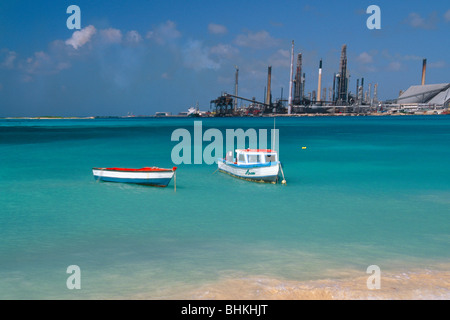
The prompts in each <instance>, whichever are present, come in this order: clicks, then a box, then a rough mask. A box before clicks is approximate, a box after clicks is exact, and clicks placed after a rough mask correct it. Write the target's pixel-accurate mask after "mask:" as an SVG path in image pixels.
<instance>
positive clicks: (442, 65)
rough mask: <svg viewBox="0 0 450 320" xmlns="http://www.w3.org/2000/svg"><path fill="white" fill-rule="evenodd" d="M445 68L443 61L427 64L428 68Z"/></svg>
mask: <svg viewBox="0 0 450 320" xmlns="http://www.w3.org/2000/svg"><path fill="white" fill-rule="evenodd" d="M446 66H447V64H446V63H445V61H442V60H441V61H436V62H431V63H429V64H428V67H429V68H445V67H446Z"/></svg>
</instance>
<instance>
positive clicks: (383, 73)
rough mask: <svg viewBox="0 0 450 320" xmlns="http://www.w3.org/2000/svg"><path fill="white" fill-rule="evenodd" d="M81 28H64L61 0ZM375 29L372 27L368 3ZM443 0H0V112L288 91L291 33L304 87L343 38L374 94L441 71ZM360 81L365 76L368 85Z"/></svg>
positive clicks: (185, 103)
mask: <svg viewBox="0 0 450 320" xmlns="http://www.w3.org/2000/svg"><path fill="white" fill-rule="evenodd" d="M72 4H75V5H78V6H79V7H80V9H81V30H78V31H77V32H75V30H69V29H68V28H67V26H66V20H67V18H68V17H69V16H70V14H67V13H66V9H67V7H68V6H69V5H72ZM371 4H375V5H378V6H379V7H380V9H381V29H380V30H369V29H368V28H367V27H366V20H367V19H368V18H369V16H370V15H369V14H367V13H366V9H367V7H368V6H369V5H371ZM449 31H450V3H449V2H448V1H378V0H375V1H299V0H297V1H288V0H278V1H265V0H259V1H253V0H247V1H244V0H241V1H235V0H232V1H215V0H209V1H196V0H192V1H178V0H177V1H175V0H173V1H171V0H166V1H92V0H90V1H79V0H71V1H46V0H44V1H2V2H1V3H0V116H2V117H6V116H45V115H53V116H96V115H126V114H128V113H129V112H131V113H133V114H135V115H153V114H154V113H155V112H157V111H169V112H172V113H178V112H180V111H186V110H187V109H188V108H189V107H190V106H194V105H195V104H196V102H197V101H198V103H199V106H200V108H201V109H202V110H208V109H209V102H210V100H212V99H215V98H216V97H218V96H219V95H220V94H221V93H222V92H224V91H228V92H231V93H232V92H234V74H235V66H236V65H237V66H238V67H239V94H240V95H241V96H244V97H248V98H251V97H256V98H257V99H259V100H263V99H264V98H263V96H264V90H265V86H266V83H267V67H268V66H269V65H270V66H272V95H273V97H274V98H279V97H280V95H281V91H282V90H283V97H284V98H286V97H287V95H288V87H289V64H290V49H291V41H292V40H294V42H295V54H297V53H299V52H301V53H302V54H303V69H304V72H305V73H306V92H311V91H312V90H316V88H317V75H318V70H317V69H318V64H319V60H320V59H323V78H322V87H327V88H329V87H331V86H332V80H333V74H334V73H335V72H338V69H339V58H340V51H341V47H342V45H343V44H346V45H347V55H348V69H349V74H350V84H349V89H350V91H352V92H354V91H355V87H356V79H360V78H361V77H364V79H365V80H364V81H365V84H369V83H372V84H375V83H378V97H379V99H391V98H396V97H397V96H398V93H399V91H400V90H405V89H407V88H408V87H409V86H411V85H415V84H419V83H420V80H421V72H422V59H423V58H426V59H427V74H426V83H443V82H450V76H449V75H450V72H449V71H450V59H449V57H450V54H449V52H450V41H449V40H450V38H449ZM366 88H367V85H366Z"/></svg>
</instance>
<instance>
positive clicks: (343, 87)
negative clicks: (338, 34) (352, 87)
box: [336, 44, 348, 105]
mask: <svg viewBox="0 0 450 320" xmlns="http://www.w3.org/2000/svg"><path fill="white" fill-rule="evenodd" d="M339 70H340V71H339V78H338V84H337V87H338V89H337V91H338V92H337V95H336V100H337V101H338V104H340V105H341V104H346V103H347V100H348V99H347V98H348V96H347V94H348V87H347V85H348V79H347V45H346V44H344V45H343V46H342V51H341V61H340V66H339Z"/></svg>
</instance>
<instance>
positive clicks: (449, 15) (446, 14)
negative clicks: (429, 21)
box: [444, 9, 450, 22]
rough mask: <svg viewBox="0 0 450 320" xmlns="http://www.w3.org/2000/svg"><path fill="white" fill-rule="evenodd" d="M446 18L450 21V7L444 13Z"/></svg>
mask: <svg viewBox="0 0 450 320" xmlns="http://www.w3.org/2000/svg"><path fill="white" fill-rule="evenodd" d="M444 19H445V21H447V22H450V9H449V10H447V12H446V13H445V14H444Z"/></svg>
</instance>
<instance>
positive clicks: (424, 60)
mask: <svg viewBox="0 0 450 320" xmlns="http://www.w3.org/2000/svg"><path fill="white" fill-rule="evenodd" d="M426 71H427V59H423V62H422V85H425V73H426Z"/></svg>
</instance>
